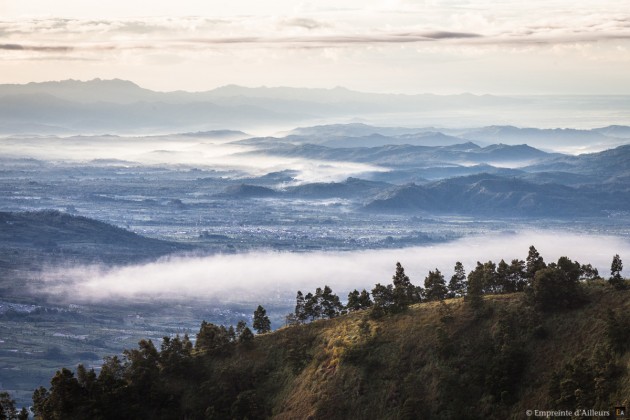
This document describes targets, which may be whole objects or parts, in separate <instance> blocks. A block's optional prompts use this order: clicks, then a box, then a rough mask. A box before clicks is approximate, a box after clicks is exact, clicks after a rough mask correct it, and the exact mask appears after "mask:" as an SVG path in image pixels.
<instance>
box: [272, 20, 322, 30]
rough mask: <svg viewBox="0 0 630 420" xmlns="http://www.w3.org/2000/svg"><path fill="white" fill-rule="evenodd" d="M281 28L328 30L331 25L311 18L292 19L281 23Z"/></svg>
mask: <svg viewBox="0 0 630 420" xmlns="http://www.w3.org/2000/svg"><path fill="white" fill-rule="evenodd" d="M280 26H288V27H298V28H304V29H308V30H312V29H320V28H326V27H329V26H330V25H328V24H326V23H323V22H318V21H316V20H315V19H309V18H292V19H286V20H283V21H281V22H280Z"/></svg>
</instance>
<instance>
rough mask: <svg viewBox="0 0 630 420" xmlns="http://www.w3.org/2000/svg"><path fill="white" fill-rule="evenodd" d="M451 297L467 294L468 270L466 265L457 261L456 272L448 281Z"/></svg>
mask: <svg viewBox="0 0 630 420" xmlns="http://www.w3.org/2000/svg"><path fill="white" fill-rule="evenodd" d="M448 291H449V294H448V295H449V297H461V296H464V295H465V294H466V271H464V265H463V264H462V263H461V262H459V261H457V262H456V263H455V274H453V276H452V277H451V281H449V282H448Z"/></svg>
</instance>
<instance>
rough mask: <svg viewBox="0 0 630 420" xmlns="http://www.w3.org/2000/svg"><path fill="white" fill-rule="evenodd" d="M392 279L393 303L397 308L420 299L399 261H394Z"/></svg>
mask: <svg viewBox="0 0 630 420" xmlns="http://www.w3.org/2000/svg"><path fill="white" fill-rule="evenodd" d="M392 280H393V283H394V303H395V304H396V305H397V306H398V307H399V308H403V307H405V306H408V305H411V304H412V303H415V302H419V301H420V296H418V291H417V289H416V287H415V286H414V285H413V284H411V280H409V277H408V276H407V275H406V274H405V269H404V268H403V266H402V265H401V264H400V263H399V262H397V263H396V273H395V274H394V276H393V277H392Z"/></svg>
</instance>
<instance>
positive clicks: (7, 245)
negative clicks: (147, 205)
mask: <svg viewBox="0 0 630 420" xmlns="http://www.w3.org/2000/svg"><path fill="white" fill-rule="evenodd" d="M0 226H1V228H0V292H2V293H3V294H4V296H5V297H7V296H8V295H10V294H11V293H12V291H13V290H14V289H16V288H19V287H20V283H21V282H20V281H17V280H18V279H21V278H22V277H24V276H25V275H26V274H25V273H26V272H28V271H37V270H39V269H41V268H42V267H43V266H44V265H46V264H52V263H55V264H59V263H94V262H104V263H116V264H125V263H130V262H138V261H144V260H148V259H154V258H157V257H160V256H163V255H166V254H170V253H173V252H177V251H185V250H190V249H192V247H191V246H189V245H186V244H180V243H175V242H168V241H162V240H158V239H152V238H146V237H144V236H140V235H137V234H135V233H133V232H130V231H128V230H125V229H122V228H119V227H116V226H113V225H110V224H108V223H104V222H100V221H98V220H94V219H89V218H87V217H81V216H74V215H71V214H67V213H62V212H59V211H55V210H45V211H32V212H0ZM26 277H28V275H26Z"/></svg>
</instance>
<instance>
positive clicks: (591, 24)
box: [0, 12, 630, 53]
mask: <svg viewBox="0 0 630 420" xmlns="http://www.w3.org/2000/svg"><path fill="white" fill-rule="evenodd" d="M497 13H498V12H497ZM397 16H398V15H397ZM401 16H402V17H398V18H397V20H394V21H393V22H389V21H387V23H386V24H384V23H380V22H378V20H375V17H374V16H372V15H367V17H364V16H363V15H358V17H354V18H352V19H351V18H349V17H348V16H347V15H346V14H343V13H342V14H339V15H338V16H336V17H337V19H333V16H332V15H323V18H322V19H315V18H313V17H311V16H308V15H306V16H293V17H273V16H265V17H260V16H257V17H252V16H234V17H231V18H202V17H186V18H147V19H111V20H108V19H99V20H80V19H63V18H52V19H32V20H28V21H20V22H17V21H14V22H11V21H4V22H0V33H2V34H3V35H4V38H5V43H4V44H3V45H2V47H1V49H3V50H7V51H8V50H13V51H18V50H19V51H31V52H35V53H50V52H70V51H73V50H81V51H82V52H85V53H89V52H90V51H94V52H99V51H103V50H104V49H109V50H118V51H126V50H138V49H151V48H150V46H151V45H159V46H160V49H162V50H168V49H170V50H174V51H178V52H181V51H185V50H190V51H196V50H197V49H199V48H200V47H210V48H216V47H220V46H222V45H225V46H229V45H241V46H244V47H248V46H249V47H263V48H264V47H275V46H280V47H296V48H302V47H305V48H313V47H315V48H331V47H352V46H368V47H369V46H371V45H379V44H380V45H387V44H389V45H396V44H410V43H440V42H444V43H447V44H449V43H451V42H456V43H457V45H459V46H461V47H466V46H472V47H475V46H477V47H479V46H502V45H505V46H512V47H513V46H537V45H538V46H545V45H554V44H566V43H597V42H609V41H611V42H620V41H621V42H623V41H627V40H629V39H630V28H629V27H628V22H629V21H630V16H627V15H619V14H617V15H614V14H598V15H594V16H590V15H588V16H581V15H579V16H577V17H576V16H568V17H558V16H554V19H548V18H546V17H544V16H538V19H537V20H536V19H532V20H533V21H531V22H530V21H527V20H520V19H515V18H513V17H512V18H510V19H506V18H503V19H499V18H494V19H493V18H492V16H481V17H479V16H477V15H474V16H472V17H471V16H468V15H464V17H462V16H459V17H458V18H456V19H455V20H453V21H452V22H448V21H443V22H444V23H443V26H442V27H440V28H435V23H434V21H430V20H428V19H421V20H420V21H419V22H418V23H410V22H409V21H408V20H407V19H408V18H406V17H405V15H404V14H402V15H401ZM473 17H474V19H473ZM333 22H334V24H333ZM296 29H298V31H297V32H296ZM300 29H301V30H306V32H304V31H300ZM68 39H72V40H73V44H72V46H68V44H67V42H68ZM24 40H27V41H28V42H24ZM11 41H15V42H11ZM152 42H153V43H152ZM40 44H41V45H40Z"/></svg>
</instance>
